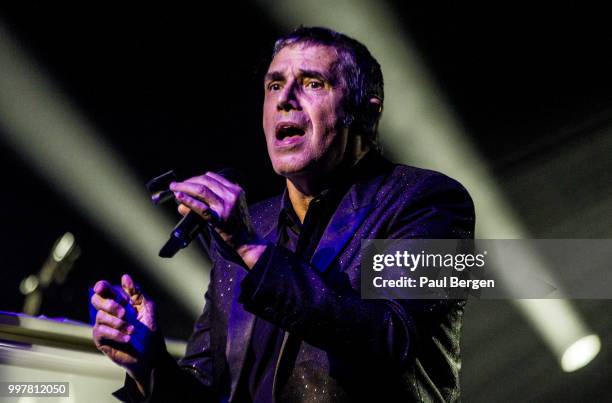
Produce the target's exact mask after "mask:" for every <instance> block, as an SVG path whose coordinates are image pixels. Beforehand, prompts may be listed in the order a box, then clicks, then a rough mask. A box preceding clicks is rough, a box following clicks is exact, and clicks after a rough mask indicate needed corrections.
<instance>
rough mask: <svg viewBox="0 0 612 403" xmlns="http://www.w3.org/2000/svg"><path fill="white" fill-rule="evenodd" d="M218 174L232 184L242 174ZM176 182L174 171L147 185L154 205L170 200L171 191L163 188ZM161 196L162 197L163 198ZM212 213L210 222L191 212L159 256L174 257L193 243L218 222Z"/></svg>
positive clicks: (227, 172) (171, 235)
mask: <svg viewBox="0 0 612 403" xmlns="http://www.w3.org/2000/svg"><path fill="white" fill-rule="evenodd" d="M217 173H218V174H219V175H221V176H223V177H224V178H225V179H227V180H229V181H230V182H234V183H239V178H240V174H239V172H238V171H237V170H235V169H232V168H224V169H222V170H220V171H218V172H217ZM174 180H176V175H175V174H174V172H173V171H169V172H166V173H165V174H163V175H161V176H158V177H157V178H154V179H153V180H151V181H150V182H149V183H148V184H147V188H148V189H149V190H150V191H151V192H152V194H153V195H152V196H151V199H152V200H153V202H154V203H156V204H157V203H159V202H160V200H161V202H163V201H166V200H168V199H169V197H168V192H169V193H170V195H172V192H171V191H170V190H162V188H166V189H167V187H168V186H169V185H170V182H172V181H174ZM160 194H161V195H162V196H161V197H160ZM210 213H211V219H210V221H207V220H204V219H203V218H202V217H201V216H200V215H199V214H198V213H196V212H195V211H190V212H189V213H187V214H186V215H185V216H184V217H183V218H182V219H181V220H180V221H179V222H178V224H176V226H175V227H174V229H173V230H172V233H171V234H170V238H169V239H168V241H166V243H165V244H164V246H162V248H161V249H160V250H159V256H160V257H163V258H171V257H173V256H174V255H176V253H177V252H178V251H179V250H181V249H183V248H186V247H187V246H188V245H189V244H190V243H191V241H193V239H194V238H195V237H197V236H198V234H199V233H200V232H202V230H204V229H205V228H206V227H209V226H211V224H212V225H214V224H215V221H216V220H218V217H217V216H216V214H215V213H214V211H212V210H210Z"/></svg>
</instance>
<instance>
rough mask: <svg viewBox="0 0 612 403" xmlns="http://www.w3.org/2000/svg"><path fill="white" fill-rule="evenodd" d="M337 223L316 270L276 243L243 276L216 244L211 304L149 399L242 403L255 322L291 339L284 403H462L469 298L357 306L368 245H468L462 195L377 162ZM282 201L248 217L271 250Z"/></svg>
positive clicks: (285, 348) (428, 176)
mask: <svg viewBox="0 0 612 403" xmlns="http://www.w3.org/2000/svg"><path fill="white" fill-rule="evenodd" d="M374 168H375V169H373V170H372V172H371V175H368V176H367V177H365V178H361V179H360V180H357V181H356V182H355V183H354V184H352V186H351V187H350V189H349V190H348V192H347V193H346V195H345V196H344V198H343V199H342V200H341V202H340V204H339V206H338V208H337V209H336V211H335V213H334V215H333V216H332V218H331V220H330V222H329V224H328V226H327V228H326V230H325V232H324V234H323V236H322V237H321V240H320V242H319V244H318V247H317V248H316V250H315V252H314V254H313V256H312V259H311V261H310V262H304V261H300V260H298V259H297V258H296V257H295V256H294V255H293V254H292V253H291V252H289V251H287V250H286V249H284V248H281V247H277V246H269V250H268V252H267V255H266V259H268V262H267V264H265V265H260V266H263V268H260V269H259V270H257V271H256V272H255V271H251V272H248V271H247V270H246V269H245V268H243V267H241V266H239V265H238V264H235V263H232V261H231V259H226V258H224V257H223V255H224V254H223V253H221V251H220V250H219V247H216V248H215V247H214V245H213V247H211V250H210V253H211V257H212V260H213V268H212V271H211V276H210V285H209V288H208V291H207V293H206V295H205V302H206V304H205V307H204V311H203V313H202V315H201V316H200V318H199V319H198V320H197V322H196V324H195V326H194V332H193V334H192V336H191V338H190V340H189V343H188V347H187V352H186V355H185V357H184V358H183V359H181V360H180V361H179V363H178V365H176V363H174V362H173V361H172V359H171V358H170V357H169V356H166V357H165V358H161V359H159V361H158V364H157V368H156V369H155V370H154V372H153V382H152V395H151V399H150V401H177V402H179V401H180V402H184V401H200V402H206V401H236V400H237V396H236V390H237V385H238V381H239V379H240V377H241V376H245V374H244V373H241V370H242V368H243V364H244V362H245V356H246V353H247V347H248V346H249V340H250V336H251V332H252V330H253V323H254V320H255V316H256V315H257V316H260V317H262V318H264V319H265V320H268V321H269V322H272V323H274V324H276V325H278V326H279V327H281V328H282V329H284V330H285V331H286V334H285V339H284V342H283V345H282V348H281V354H280V358H279V360H278V362H277V364H276V368H275V374H274V385H273V394H274V396H275V397H276V400H277V401H279V402H315V401H316V402H353V401H368V402H383V401H384V402H387V401H402V402H412V401H418V402H430V401H436V402H437V401H458V400H459V369H460V366H461V358H460V353H459V335H460V329H461V322H462V316H463V306H464V303H463V301H459V302H457V301H451V302H449V301H427V302H425V301H423V300H421V301H419V300H365V299H361V298H360V293H359V290H360V254H361V252H360V246H361V240H362V239H374V238H378V239H382V238H472V237H473V230H474V207H473V204H472V201H471V199H470V196H469V195H468V193H467V192H466V190H465V189H464V188H463V187H462V186H461V185H460V184H459V183H458V182H456V181H455V180H453V179H450V178H449V177H447V176H444V175H442V174H440V173H437V172H433V171H429V170H424V169H419V168H414V167H409V166H405V165H395V164H392V163H390V162H388V161H387V160H385V159H383V158H382V157H380V156H378V155H377V156H376V160H375V161H374ZM280 201H281V197H280V196H279V197H275V198H272V199H270V200H266V201H263V202H260V203H258V204H256V205H254V206H252V207H251V208H250V212H251V216H252V219H253V223H254V225H255V228H256V230H257V232H258V233H259V235H260V236H262V237H263V238H264V239H265V240H267V241H268V242H270V243H271V245H273V244H274V243H275V242H276V240H277V221H278V217H279V209H280V204H281V203H280Z"/></svg>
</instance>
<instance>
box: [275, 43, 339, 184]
mask: <svg viewBox="0 0 612 403" xmlns="http://www.w3.org/2000/svg"><path fill="white" fill-rule="evenodd" d="M337 59H338V57H337V54H336V50H335V49H334V48H332V47H329V46H322V45H303V44H296V45H291V46H287V47H285V48H283V49H282V50H281V51H280V52H279V53H278V54H277V55H276V56H275V57H274V59H273V60H272V62H271V63H270V67H269V68H268V72H267V74H266V78H265V80H264V89H265V100H264V107H263V127H264V132H265V134H266V144H267V146H268V154H269V155H270V160H271V161H272V166H273V167H274V170H275V171H276V173H278V174H279V175H283V176H285V177H288V178H292V177H299V176H301V175H304V174H307V175H310V176H313V175H314V176H315V178H316V177H318V176H321V175H325V174H326V173H327V172H330V171H331V170H333V169H334V168H335V167H336V166H337V165H338V164H339V163H340V162H341V161H342V159H343V157H344V153H345V150H346V144H347V137H348V129H347V128H346V127H343V125H342V122H343V120H344V112H343V109H342V104H343V100H344V96H345V89H344V81H343V80H342V79H341V78H340V77H339V76H338V74H339V73H338V72H337V69H336V68H335V65H336V62H337Z"/></svg>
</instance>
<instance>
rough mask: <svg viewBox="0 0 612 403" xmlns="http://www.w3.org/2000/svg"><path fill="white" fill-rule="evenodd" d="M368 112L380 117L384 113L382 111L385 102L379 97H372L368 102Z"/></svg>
mask: <svg viewBox="0 0 612 403" xmlns="http://www.w3.org/2000/svg"><path fill="white" fill-rule="evenodd" d="M368 110H369V111H370V113H372V114H378V115H380V114H381V113H382V110H383V101H382V99H380V98H378V97H377V96H372V97H370V99H369V100H368Z"/></svg>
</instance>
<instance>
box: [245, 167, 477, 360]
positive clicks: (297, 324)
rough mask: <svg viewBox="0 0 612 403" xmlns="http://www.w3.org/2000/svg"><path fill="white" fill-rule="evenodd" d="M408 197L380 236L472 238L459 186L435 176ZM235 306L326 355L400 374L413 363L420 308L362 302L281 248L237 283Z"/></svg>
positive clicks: (431, 310)
mask: <svg viewBox="0 0 612 403" xmlns="http://www.w3.org/2000/svg"><path fill="white" fill-rule="evenodd" d="M413 194H414V195H416V196H415V197H411V198H410V201H409V202H406V203H404V204H402V207H401V208H399V209H398V211H397V213H396V214H394V215H393V216H392V218H391V219H390V221H389V223H388V225H387V227H386V228H387V230H386V232H385V233H384V234H380V237H386V238H389V239H400V238H469V237H472V236H473V226H474V209H473V205H472V201H471V199H470V197H469V195H468V194H467V192H466V191H465V189H464V188H463V187H462V186H461V185H460V184H458V183H457V182H455V181H453V180H451V179H450V178H446V177H442V176H434V177H433V178H432V179H431V180H429V181H427V180H424V181H423V182H422V183H421V184H420V185H419V186H418V188H417V189H416V190H415V191H414V193H413ZM239 301H240V302H242V303H243V306H244V308H245V309H246V310H247V311H250V312H252V313H254V314H255V315H257V316H260V317H262V318H264V319H266V320H268V321H270V322H272V323H274V324H276V325H278V326H280V327H281V328H283V329H284V330H286V331H288V332H290V333H291V334H294V335H297V336H299V337H301V338H302V339H303V340H305V341H306V342H308V343H309V344H312V345H314V346H316V347H319V348H321V349H323V350H325V351H330V352H334V353H335V354H346V355H347V356H350V355H355V352H356V351H357V352H359V354H361V355H362V356H367V357H368V359H369V360H373V361H377V362H384V363H385V364H386V365H387V366H391V367H396V368H397V367H400V368H404V367H405V366H406V365H407V364H408V363H409V361H410V360H411V359H412V357H413V356H414V351H413V349H414V345H415V344H416V340H417V338H418V329H417V323H416V320H415V315H413V313H415V309H419V308H418V307H419V305H414V304H411V303H410V301H408V300H366V299H362V298H361V296H360V294H359V291H358V290H354V289H352V288H349V287H347V288H345V289H337V288H333V287H330V286H329V285H328V283H327V282H326V279H325V277H324V275H322V274H321V273H320V272H319V271H318V270H317V269H316V268H314V267H312V266H310V264H309V263H308V262H305V261H301V260H300V259H298V258H297V256H296V255H295V254H293V253H292V252H290V251H288V250H287V249H285V248H282V247H280V246H274V245H269V246H268V248H267V249H266V252H265V253H264V254H263V255H262V257H261V258H260V260H259V261H258V262H257V264H256V265H255V266H254V267H253V269H252V270H251V272H250V273H249V274H248V275H247V276H246V277H245V279H244V280H243V281H242V283H241V295H240V297H239ZM437 302H438V304H437V305H436V304H435V303H434V304H433V305H432V304H427V305H421V307H422V309H426V310H427V311H428V312H427V313H428V314H430V316H431V314H435V313H436V312H435V311H436V310H437V311H443V310H444V309H445V308H446V304H447V303H448V301H437ZM415 307H416V308H415ZM416 314H417V315H418V314H419V312H416Z"/></svg>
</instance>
